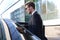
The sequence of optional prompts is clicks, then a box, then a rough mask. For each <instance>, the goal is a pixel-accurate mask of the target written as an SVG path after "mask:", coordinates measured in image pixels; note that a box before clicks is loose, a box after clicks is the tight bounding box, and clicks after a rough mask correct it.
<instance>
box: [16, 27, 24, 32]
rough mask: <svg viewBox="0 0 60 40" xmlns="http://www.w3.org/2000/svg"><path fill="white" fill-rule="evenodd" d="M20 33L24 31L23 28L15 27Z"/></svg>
mask: <svg viewBox="0 0 60 40" xmlns="http://www.w3.org/2000/svg"><path fill="white" fill-rule="evenodd" d="M16 29H17V30H18V31H19V32H20V33H23V32H24V29H23V28H22V27H17V28H16Z"/></svg>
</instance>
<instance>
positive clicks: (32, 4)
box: [25, 2, 35, 9]
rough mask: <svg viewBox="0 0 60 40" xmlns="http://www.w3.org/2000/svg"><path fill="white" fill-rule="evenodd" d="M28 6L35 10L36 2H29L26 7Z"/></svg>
mask: <svg viewBox="0 0 60 40" xmlns="http://www.w3.org/2000/svg"><path fill="white" fill-rule="evenodd" d="M26 5H28V7H30V6H31V7H33V9H35V4H34V2H28V3H26V4H25V6H26Z"/></svg>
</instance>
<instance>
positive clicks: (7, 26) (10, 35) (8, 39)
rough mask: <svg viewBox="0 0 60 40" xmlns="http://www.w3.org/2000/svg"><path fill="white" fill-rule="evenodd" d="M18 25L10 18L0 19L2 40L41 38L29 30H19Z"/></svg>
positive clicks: (0, 38) (37, 39)
mask: <svg viewBox="0 0 60 40" xmlns="http://www.w3.org/2000/svg"><path fill="white" fill-rule="evenodd" d="M16 27H18V26H17V25H16V24H15V23H14V22H13V21H12V20H10V19H0V40H41V39H40V38H38V37H37V36H35V35H34V34H32V33H31V32H29V31H28V30H26V33H21V32H19V31H18V30H17V29H16Z"/></svg>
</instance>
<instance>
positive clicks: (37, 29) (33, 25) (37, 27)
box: [25, 2, 43, 39]
mask: <svg viewBox="0 0 60 40" xmlns="http://www.w3.org/2000/svg"><path fill="white" fill-rule="evenodd" d="M25 10H26V11H27V12H28V13H29V14H31V15H32V16H31V18H30V20H29V22H28V28H27V29H28V30H29V31H30V32H32V33H33V34H35V35H36V36H38V37H39V38H41V39H42V36H43V33H42V26H43V23H42V19H41V17H40V15H39V14H38V12H37V11H36V10H35V4H34V3H33V2H28V3H26V4H25Z"/></svg>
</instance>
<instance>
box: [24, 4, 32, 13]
mask: <svg viewBox="0 0 60 40" xmlns="http://www.w3.org/2000/svg"><path fill="white" fill-rule="evenodd" d="M25 10H26V12H28V13H29V14H31V7H29V6H28V5H26V6H25Z"/></svg>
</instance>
